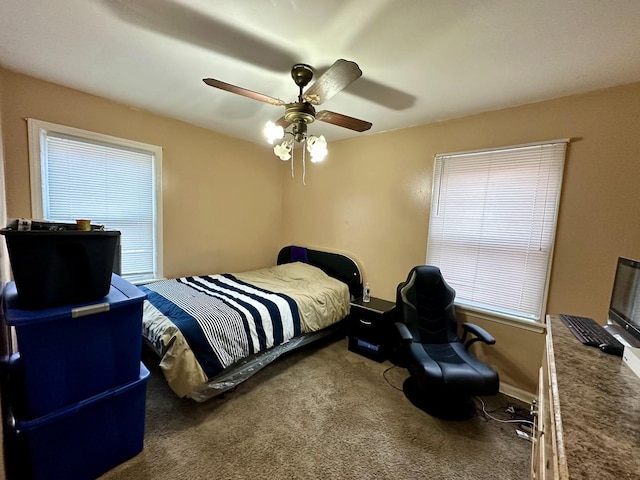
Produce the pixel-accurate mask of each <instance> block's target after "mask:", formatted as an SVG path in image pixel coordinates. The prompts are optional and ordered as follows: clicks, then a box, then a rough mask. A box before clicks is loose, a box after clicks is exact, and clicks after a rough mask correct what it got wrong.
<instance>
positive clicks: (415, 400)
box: [402, 377, 476, 421]
mask: <svg viewBox="0 0 640 480" xmlns="http://www.w3.org/2000/svg"><path fill="white" fill-rule="evenodd" d="M402 391H403V392H404V396H405V397H407V399H408V400H409V401H410V402H411V403H412V404H413V405H414V406H415V407H417V408H419V409H420V410H422V411H423V412H425V413H427V414H429V415H431V416H432V417H436V418H439V419H440V420H448V421H464V420H469V419H470V418H472V417H473V416H474V415H475V413H476V405H475V403H474V402H473V398H471V397H450V396H442V395H438V397H437V398H433V397H429V396H427V395H425V394H424V393H423V392H422V391H421V390H420V387H418V384H417V383H416V381H415V380H414V379H413V377H409V378H407V379H406V380H405V381H404V383H403V384H402Z"/></svg>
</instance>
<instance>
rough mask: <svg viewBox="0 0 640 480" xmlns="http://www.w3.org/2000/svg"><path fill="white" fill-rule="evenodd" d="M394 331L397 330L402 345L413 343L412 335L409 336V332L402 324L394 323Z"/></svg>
mask: <svg viewBox="0 0 640 480" xmlns="http://www.w3.org/2000/svg"><path fill="white" fill-rule="evenodd" d="M396 330H398V333H399V334H400V340H402V343H411V342H413V335H411V332H410V331H409V329H408V328H407V326H406V325H405V324H404V323H402V322H396Z"/></svg>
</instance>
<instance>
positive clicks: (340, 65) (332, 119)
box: [203, 59, 372, 142]
mask: <svg viewBox="0 0 640 480" xmlns="http://www.w3.org/2000/svg"><path fill="white" fill-rule="evenodd" d="M361 76H362V70H360V67H358V64H357V63H355V62H352V61H349V60H344V59H339V60H337V61H336V62H335V63H334V64H333V65H331V67H329V69H328V70H327V71H326V72H325V73H323V74H322V75H320V77H319V78H318V79H317V80H316V81H315V82H314V83H313V84H312V85H311V86H310V87H309V88H308V89H307V90H306V91H305V92H304V93H303V90H304V88H305V87H306V86H307V85H308V84H309V82H311V79H312V78H313V68H311V67H310V66H309V65H307V64H304V63H298V64H296V65H294V66H293V67H292V68H291V77H292V78H293V81H294V82H295V83H296V85H298V87H299V89H300V91H299V94H298V100H297V101H296V102H292V103H287V102H285V101H283V100H280V99H279V98H274V97H270V96H268V95H264V94H262V93H258V92H254V91H253V90H248V89H246V88H242V87H238V86H237V85H232V84H230V83H226V82H223V81H220V80H216V79H214V78H205V79H203V82H204V83H206V84H207V85H209V86H211V87H215V88H219V89H221V90H225V91H227V92H231V93H235V94H237V95H242V96H243V97H248V98H252V99H253V100H258V101H260V102H265V103H269V104H271V105H276V106H284V107H285V112H284V116H282V117H281V118H280V119H279V120H277V121H276V122H275V124H276V125H278V126H281V127H282V128H283V129H284V128H287V127H288V126H289V125H293V128H292V132H290V133H291V134H292V135H293V138H294V139H295V141H296V142H302V141H304V140H305V139H306V132H307V125H308V124H310V123H312V122H313V121H314V120H319V121H321V122H326V123H330V124H332V125H337V126H339V127H344V128H348V129H350V130H354V131H356V132H364V131H366V130H369V129H370V128H371V125H372V124H371V123H370V122H366V121H364V120H360V119H357V118H353V117H349V116H347V115H342V114H340V113H336V112H331V111H329V110H321V111H319V112H316V110H315V108H314V105H321V104H323V103H324V102H326V101H327V100H329V99H330V98H331V97H333V96H334V95H335V94H337V93H338V92H340V91H341V90H343V89H345V88H346V87H347V86H349V85H350V84H351V83H353V82H354V81H355V80H357V79H358V78H360V77H361ZM286 133H289V132H286Z"/></svg>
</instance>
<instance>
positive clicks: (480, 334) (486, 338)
mask: <svg viewBox="0 0 640 480" xmlns="http://www.w3.org/2000/svg"><path fill="white" fill-rule="evenodd" d="M462 329H463V330H464V334H463V335H462V341H463V342H464V339H465V338H466V336H467V333H471V334H472V335H475V338H472V339H470V340H469V341H468V342H467V343H465V344H464V348H466V349H467V350H468V349H469V347H470V346H471V344H473V343H475V342H478V341H480V342H483V343H486V344H487V345H494V344H495V343H496V339H495V338H493V336H491V334H490V333H489V332H487V331H486V330H485V329H484V328H482V327H479V326H478V325H475V324H473V323H468V322H465V323H463V324H462Z"/></svg>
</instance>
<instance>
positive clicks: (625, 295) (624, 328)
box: [609, 257, 640, 346]
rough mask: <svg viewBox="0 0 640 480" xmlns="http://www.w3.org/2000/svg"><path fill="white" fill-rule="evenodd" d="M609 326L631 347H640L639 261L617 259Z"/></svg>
mask: <svg viewBox="0 0 640 480" xmlns="http://www.w3.org/2000/svg"><path fill="white" fill-rule="evenodd" d="M609 324H612V325H613V326H615V327H617V328H615V331H617V332H618V333H620V335H621V336H622V337H623V338H624V339H625V340H627V343H629V344H630V345H631V346H640V261H637V260H630V259H628V258H622V257H620V258H618V265H617V267H616V275H615V277H614V280H613V288H612V290H611V301H610V303H609Z"/></svg>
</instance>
